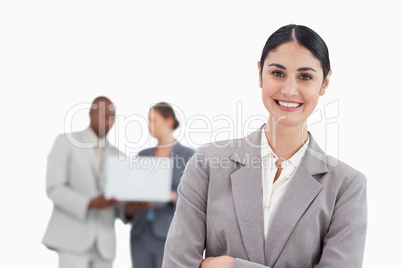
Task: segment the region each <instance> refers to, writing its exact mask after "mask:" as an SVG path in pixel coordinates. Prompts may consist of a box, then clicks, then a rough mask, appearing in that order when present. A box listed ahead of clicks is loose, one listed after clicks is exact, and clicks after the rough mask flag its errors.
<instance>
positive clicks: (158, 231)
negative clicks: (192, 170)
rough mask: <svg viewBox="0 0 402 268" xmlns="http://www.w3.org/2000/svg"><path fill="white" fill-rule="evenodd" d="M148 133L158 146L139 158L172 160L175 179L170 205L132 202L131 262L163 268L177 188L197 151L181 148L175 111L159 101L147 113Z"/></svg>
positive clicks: (137, 267) (141, 266) (129, 213)
mask: <svg viewBox="0 0 402 268" xmlns="http://www.w3.org/2000/svg"><path fill="white" fill-rule="evenodd" d="M148 120H149V132H150V134H151V135H152V136H153V137H154V138H156V139H157V141H158V145H157V146H156V147H153V148H148V149H145V150H143V151H141V152H139V156H159V157H169V156H170V157H172V158H173V163H174V167H173V180H172V192H171V198H170V202H169V203H166V204H163V205H161V206H157V207H155V208H152V205H150V204H149V203H148V204H147V203H144V202H133V203H131V204H129V205H128V206H127V210H126V214H127V217H132V229H131V260H132V263H133V267H135V268H161V267H162V259H163V250H164V246H165V240H166V236H167V233H168V230H169V226H170V223H171V221H172V218H173V215H174V212H175V209H176V199H177V192H176V191H177V186H178V185H179V182H180V178H181V176H182V174H183V171H184V168H185V166H186V164H187V162H188V160H189V159H190V158H191V156H192V155H193V154H194V152H195V151H194V150H193V149H191V148H188V147H185V146H183V145H181V144H180V143H179V142H178V141H177V140H176V139H175V138H174V137H173V131H174V130H175V129H177V128H178V126H179V122H178V120H177V119H176V115H175V113H174V111H173V108H172V107H171V106H170V105H169V104H167V103H165V102H160V103H158V104H156V105H154V106H153V107H152V108H151V109H150V110H149V113H148Z"/></svg>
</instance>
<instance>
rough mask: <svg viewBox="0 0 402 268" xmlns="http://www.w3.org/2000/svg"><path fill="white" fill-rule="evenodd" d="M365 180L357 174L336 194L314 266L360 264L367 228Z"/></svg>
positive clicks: (358, 266) (357, 266)
mask: <svg viewBox="0 0 402 268" xmlns="http://www.w3.org/2000/svg"><path fill="white" fill-rule="evenodd" d="M366 184H367V181H366V178H365V176H364V175H363V174H358V175H357V176H356V177H355V178H354V179H353V180H352V181H351V183H350V184H349V185H348V187H347V188H346V190H345V191H344V192H343V193H342V194H341V195H340V196H339V198H338V201H337V202H336V204H335V209H334V214H333V216H332V221H331V224H330V227H329V230H328V233H327V234H326V236H325V238H324V243H323V250H322V254H321V259H320V262H319V264H318V266H316V267H317V268H332V267H333V268H335V267H350V268H361V267H362V266H363V254H364V245H365V240H366V231H367V187H366Z"/></svg>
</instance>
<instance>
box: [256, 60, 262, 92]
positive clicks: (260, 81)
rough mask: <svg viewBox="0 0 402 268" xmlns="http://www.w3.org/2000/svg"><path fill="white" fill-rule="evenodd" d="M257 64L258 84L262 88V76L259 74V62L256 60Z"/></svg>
mask: <svg viewBox="0 0 402 268" xmlns="http://www.w3.org/2000/svg"><path fill="white" fill-rule="evenodd" d="M257 65H258V79H259V86H260V88H262V76H261V71H262V70H261V62H260V61H259V62H257Z"/></svg>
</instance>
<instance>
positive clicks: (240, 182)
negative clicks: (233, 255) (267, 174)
mask: <svg viewBox="0 0 402 268" xmlns="http://www.w3.org/2000/svg"><path fill="white" fill-rule="evenodd" d="M260 133H261V129H259V131H255V132H253V133H252V134H250V135H249V136H247V137H245V138H244V139H242V140H241V142H240V143H239V147H238V148H237V150H236V152H235V153H234V154H233V155H232V158H231V159H232V160H233V161H235V162H238V163H240V165H241V167H240V169H238V170H237V171H235V172H234V173H232V174H231V175H230V178H231V183H232V195H233V201H234V207H235V211H236V216H237V221H238V224H239V227H240V232H241V236H242V239H243V244H244V248H245V250H246V252H247V256H248V258H249V260H250V261H252V262H255V263H259V264H264V263H265V261H264V226H263V224H264V223H263V214H262V213H263V209H262V182H261V156H260V149H259V146H260V140H261V134H260ZM257 147H258V148H257Z"/></svg>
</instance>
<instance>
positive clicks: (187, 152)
mask: <svg viewBox="0 0 402 268" xmlns="http://www.w3.org/2000/svg"><path fill="white" fill-rule="evenodd" d="M177 145H178V150H177V154H179V155H180V156H183V157H191V156H192V155H193V154H194V153H195V150H194V149H193V148H190V147H187V146H184V145H183V144H181V143H178V144H177Z"/></svg>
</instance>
